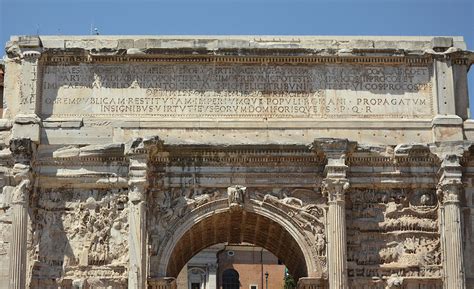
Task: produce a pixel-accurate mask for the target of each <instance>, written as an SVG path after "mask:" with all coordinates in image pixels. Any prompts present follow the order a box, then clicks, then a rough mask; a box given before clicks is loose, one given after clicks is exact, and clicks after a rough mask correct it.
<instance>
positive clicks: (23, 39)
mask: <svg viewBox="0 0 474 289" xmlns="http://www.w3.org/2000/svg"><path fill="white" fill-rule="evenodd" d="M18 46H19V47H20V48H33V47H41V39H40V37H39V36H30V35H28V36H20V37H19V38H18Z"/></svg>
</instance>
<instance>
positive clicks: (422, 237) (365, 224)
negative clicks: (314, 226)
mask: <svg viewBox="0 0 474 289" xmlns="http://www.w3.org/2000/svg"><path fill="white" fill-rule="evenodd" d="M438 210H439V208H438V200H437V197H436V194H435V191H434V190H410V191H408V190H390V191H374V190H366V191H362V190H360V191H353V192H351V193H350V194H349V196H348V207H347V211H346V213H347V220H348V231H347V235H348V256H347V258H348V273H349V277H350V278H353V279H354V280H356V279H359V278H362V279H364V278H371V279H374V280H375V279H380V280H384V282H385V284H388V283H387V282H388V280H389V279H390V278H392V279H393V278H401V279H402V280H403V279H404V278H408V279H416V278H425V277H427V278H433V279H436V278H440V277H441V247H440V246H441V244H440V236H439V232H438V231H439V224H438ZM371 282H372V281H371ZM369 283H370V282H369ZM387 286H388V285H387Z"/></svg>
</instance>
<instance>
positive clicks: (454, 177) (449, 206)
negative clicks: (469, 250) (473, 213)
mask: <svg viewBox="0 0 474 289" xmlns="http://www.w3.org/2000/svg"><path fill="white" fill-rule="evenodd" d="M461 169H462V168H461V165H460V164H459V157H458V156H456V155H448V156H446V157H445V158H444V160H443V162H442V164H441V168H440V175H441V177H440V181H439V184H438V195H439V198H440V201H441V203H442V210H441V212H442V216H441V220H442V224H441V238H442V243H443V249H444V250H443V251H444V253H443V256H444V260H443V261H444V263H443V267H444V274H445V276H444V288H446V289H463V288H466V287H465V279H464V266H463V247H462V235H461V209H460V205H461V196H462V194H463V185H462V180H461V178H462V170H461Z"/></svg>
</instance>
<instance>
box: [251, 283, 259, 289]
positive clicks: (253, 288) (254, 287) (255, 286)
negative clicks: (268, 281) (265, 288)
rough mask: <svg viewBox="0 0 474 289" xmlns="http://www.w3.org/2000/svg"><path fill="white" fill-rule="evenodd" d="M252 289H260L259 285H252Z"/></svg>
mask: <svg viewBox="0 0 474 289" xmlns="http://www.w3.org/2000/svg"><path fill="white" fill-rule="evenodd" d="M250 289H258V285H254V284H252V285H250Z"/></svg>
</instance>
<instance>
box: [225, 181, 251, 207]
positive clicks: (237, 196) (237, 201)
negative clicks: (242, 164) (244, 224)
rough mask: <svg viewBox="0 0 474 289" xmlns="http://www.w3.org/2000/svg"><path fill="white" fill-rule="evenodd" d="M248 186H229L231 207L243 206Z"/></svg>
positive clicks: (228, 193) (228, 192)
mask: <svg viewBox="0 0 474 289" xmlns="http://www.w3.org/2000/svg"><path fill="white" fill-rule="evenodd" d="M246 190H247V188H246V187H243V186H232V187H228V188H227V195H228V198H229V207H230V208H231V209H234V210H235V209H239V208H242V205H243V204H244V198H245V193H246Z"/></svg>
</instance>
